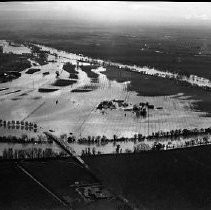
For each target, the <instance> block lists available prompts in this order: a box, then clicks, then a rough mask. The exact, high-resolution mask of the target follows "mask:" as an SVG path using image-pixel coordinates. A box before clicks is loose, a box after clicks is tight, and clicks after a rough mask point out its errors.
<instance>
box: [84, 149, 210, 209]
mask: <svg viewBox="0 0 211 210" xmlns="http://www.w3.org/2000/svg"><path fill="white" fill-rule="evenodd" d="M83 160H84V161H85V162H86V163H87V164H88V165H89V166H90V168H91V169H92V170H93V172H95V173H96V175H97V176H98V177H99V178H100V179H101V180H103V183H104V184H105V185H106V186H108V187H110V188H111V189H112V190H113V191H114V192H115V193H117V194H119V195H122V196H123V197H125V198H126V199H128V200H129V201H130V202H132V203H133V204H134V207H136V208H137V209H149V210H151V209H158V210H167V209H184V210H189V209H190V210H194V209H203V210H205V209H206V210H208V209H210V206H211V200H210V191H211V188H210V186H211V185H210V178H209V177H210V174H211V168H210V163H211V159H210V146H200V147H193V148H186V149H178V150H174V151H163V152H142V153H139V154H118V155H112V154H108V155H100V156H90V157H83Z"/></svg>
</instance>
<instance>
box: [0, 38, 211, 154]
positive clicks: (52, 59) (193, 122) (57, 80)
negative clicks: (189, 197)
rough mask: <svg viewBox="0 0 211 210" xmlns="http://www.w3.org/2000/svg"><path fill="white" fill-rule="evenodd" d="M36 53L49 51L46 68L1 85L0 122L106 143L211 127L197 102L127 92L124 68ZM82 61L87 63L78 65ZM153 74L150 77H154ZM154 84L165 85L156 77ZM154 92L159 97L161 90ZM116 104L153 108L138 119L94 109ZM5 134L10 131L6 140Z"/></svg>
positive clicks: (65, 55)
mask: <svg viewBox="0 0 211 210" xmlns="http://www.w3.org/2000/svg"><path fill="white" fill-rule="evenodd" d="M1 45H3V46H6V48H5V49H9V50H10V51H12V50H13V48H15V51H14V53H16V51H18V52H19V53H26V52H27V50H26V49H27V47H23V46H20V47H19V48H18V47H17V46H15V47H12V46H10V47H9V48H8V45H7V44H6V42H5V41H3V42H1ZM40 47H41V48H42V50H46V51H48V63H47V64H46V65H42V66H40V65H38V64H36V67H35V68H37V69H39V71H34V72H33V74H27V71H28V69H26V70H24V71H22V72H21V77H19V78H17V79H15V80H12V81H10V82H7V83H1V84H0V90H1V92H0V102H1V115H0V118H1V119H4V120H7V121H8V120H19V121H26V120H28V121H30V122H35V123H37V124H38V125H39V127H40V132H43V131H46V130H47V131H48V130H51V131H52V132H53V134H54V135H56V136H58V137H59V136H60V135H62V134H67V136H68V135H69V134H70V133H71V134H72V135H74V136H75V137H76V138H82V137H88V136H103V135H104V136H106V137H107V138H110V139H111V138H113V136H114V135H116V136H117V137H128V138H130V137H133V136H134V135H135V134H142V135H144V136H147V135H151V134H152V133H153V132H157V131H170V130H175V129H184V128H186V129H193V128H207V127H209V125H210V123H211V118H210V117H209V116H208V115H207V113H206V112H203V111H199V110H196V109H195V108H194V104H195V103H196V102H197V100H196V99H195V98H193V97H190V96H188V95H187V94H186V93H185V94H184V93H183V92H174V93H173V94H163V95H162V94H157V95H156V94H155V95H152V96H150V95H147V94H142V93H144V90H143V91H142V83H141V80H140V86H139V87H140V88H139V90H137V88H133V87H134V86H131V85H133V80H132V77H133V75H136V74H137V72H133V71H131V73H130V74H131V75H132V76H131V78H130V77H127V78H128V80H126V79H125V76H124V74H123V73H121V72H124V71H126V69H125V70H124V68H125V66H121V70H118V72H119V73H116V75H113V74H110V73H109V71H110V70H108V68H109V67H107V66H106V65H103V64H101V65H99V64H100V63H101V61H99V62H98V66H96V65H93V64H92V61H91V60H90V59H88V58H86V57H82V56H78V55H75V54H71V53H66V52H63V51H58V50H56V49H52V48H48V47H44V46H40ZM29 51H30V49H28V52H29ZM82 58H83V60H85V61H83V62H81V60H82ZM32 62H33V61H32ZM67 62H68V63H71V64H72V65H75V71H76V72H77V77H75V78H74V79H71V77H70V73H68V72H67V71H65V70H64V69H63V65H64V64H65V63H67ZM92 65H93V68H92ZM88 67H89V68H88ZM33 68H34V67H33ZM127 71H128V70H127ZM139 71H146V69H144V68H143V69H142V70H141V69H139ZM154 71H155V72H149V74H150V75H153V74H154V73H155V74H157V73H158V72H157V71H156V70H154ZM135 77H136V76H135ZM143 77H144V76H143ZM162 79H163V80H165V78H162ZM145 80H147V78H146V79H145ZM157 80H158V81H159V83H163V80H160V79H159V77H158V78H157ZM166 80H167V79H166ZM147 81H148V83H146V85H148V86H147V87H149V85H150V86H152V87H153V85H155V84H153V82H151V83H150V81H151V79H150V78H148V80H147ZM152 81H153V79H152ZM167 81H168V80H167ZM194 81H195V80H194ZM200 82H201V80H200ZM208 83H209V82H208ZM208 83H206V84H208ZM137 84H138V83H136V86H137ZM144 84H145V83H144ZM200 84H201V83H200ZM179 85H180V84H178V86H179ZM150 88H151V87H150ZM154 88H156V89H157V92H159V86H158V87H156V86H154ZM114 99H116V100H124V101H125V102H126V103H128V105H129V107H132V106H133V105H134V104H139V103H146V102H148V103H149V104H153V105H154V107H155V108H154V109H152V110H149V112H148V114H147V117H137V116H136V114H135V113H134V112H133V111H125V110H124V109H122V108H119V109H114V110H112V109H105V110H103V111H102V110H99V109H97V106H98V105H99V104H100V103H101V102H102V101H105V100H114ZM0 131H2V130H0ZM9 133H10V131H8V135H9ZM2 134H3V133H2ZM71 147H73V149H75V150H76V152H77V153H78V154H81V151H82V150H83V149H85V146H81V145H79V144H77V143H74V144H72V145H71ZM82 147H83V148H82ZM121 147H122V148H123V151H125V150H127V149H129V150H132V149H133V147H134V143H133V142H128V143H122V144H121ZM102 148H103V149H101V148H100V149H99V151H101V152H102V150H104V152H105V153H112V152H113V151H115V148H116V145H113V143H111V144H108V145H105V146H104V147H102ZM91 149H92V148H91Z"/></svg>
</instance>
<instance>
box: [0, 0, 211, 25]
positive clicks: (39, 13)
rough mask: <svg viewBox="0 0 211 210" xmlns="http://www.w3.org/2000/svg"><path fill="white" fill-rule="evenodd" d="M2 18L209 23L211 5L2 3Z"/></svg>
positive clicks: (123, 22)
mask: <svg viewBox="0 0 211 210" xmlns="http://www.w3.org/2000/svg"><path fill="white" fill-rule="evenodd" d="M0 18H1V19H0V21H1V20H3V19H11V20H13V19H29V18H30V19H64V20H69V21H78V20H80V21H81V20H82V21H83V20H84V21H85V20H86V21H90V22H93V23H102V24H105V23H106V24H134V25H136V24H148V23H152V24H164V23H168V24H175V23H181V24H189V23H190V24H191V23H196V24H208V25H209V24H210V23H211V3H209V2H207V3H197V2H195V3H183V2H181V3H180V2H127V1H119V2H100V1H99V2H61V1H60V2H2V3H0Z"/></svg>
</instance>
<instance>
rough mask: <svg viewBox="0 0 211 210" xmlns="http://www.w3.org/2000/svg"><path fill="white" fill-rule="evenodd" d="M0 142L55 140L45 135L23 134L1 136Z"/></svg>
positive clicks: (50, 141) (48, 141) (39, 142)
mask: <svg viewBox="0 0 211 210" xmlns="http://www.w3.org/2000/svg"><path fill="white" fill-rule="evenodd" d="M0 142H6V143H38V144H42V143H53V141H52V140H51V139H49V138H47V137H46V136H45V135H37V136H36V138H35V137H29V136H27V135H26V134H23V135H22V136H21V137H17V136H0Z"/></svg>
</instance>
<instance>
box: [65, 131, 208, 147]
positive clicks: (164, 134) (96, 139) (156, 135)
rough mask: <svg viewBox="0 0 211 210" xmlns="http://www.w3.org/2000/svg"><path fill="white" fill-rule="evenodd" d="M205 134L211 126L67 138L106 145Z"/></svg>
mask: <svg viewBox="0 0 211 210" xmlns="http://www.w3.org/2000/svg"><path fill="white" fill-rule="evenodd" d="M204 134H211V128H201V129H197V128H194V129H176V130H170V131H158V132H153V133H152V134H151V135H149V136H143V135H142V134H135V135H134V136H133V137H131V138H127V137H118V136H117V135H113V138H110V139H109V138H107V137H106V136H105V135H103V136H102V137H101V136H88V137H87V138H85V137H83V138H79V139H76V137H74V136H70V137H68V138H67V141H68V143H75V142H77V143H79V144H87V145H90V144H97V145H104V144H107V143H110V142H114V143H117V142H129V141H130V142H137V141H138V142H142V141H144V140H145V139H147V140H159V139H161V138H168V139H169V138H170V139H171V140H174V139H176V138H178V137H183V138H189V137H192V136H197V135H204Z"/></svg>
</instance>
